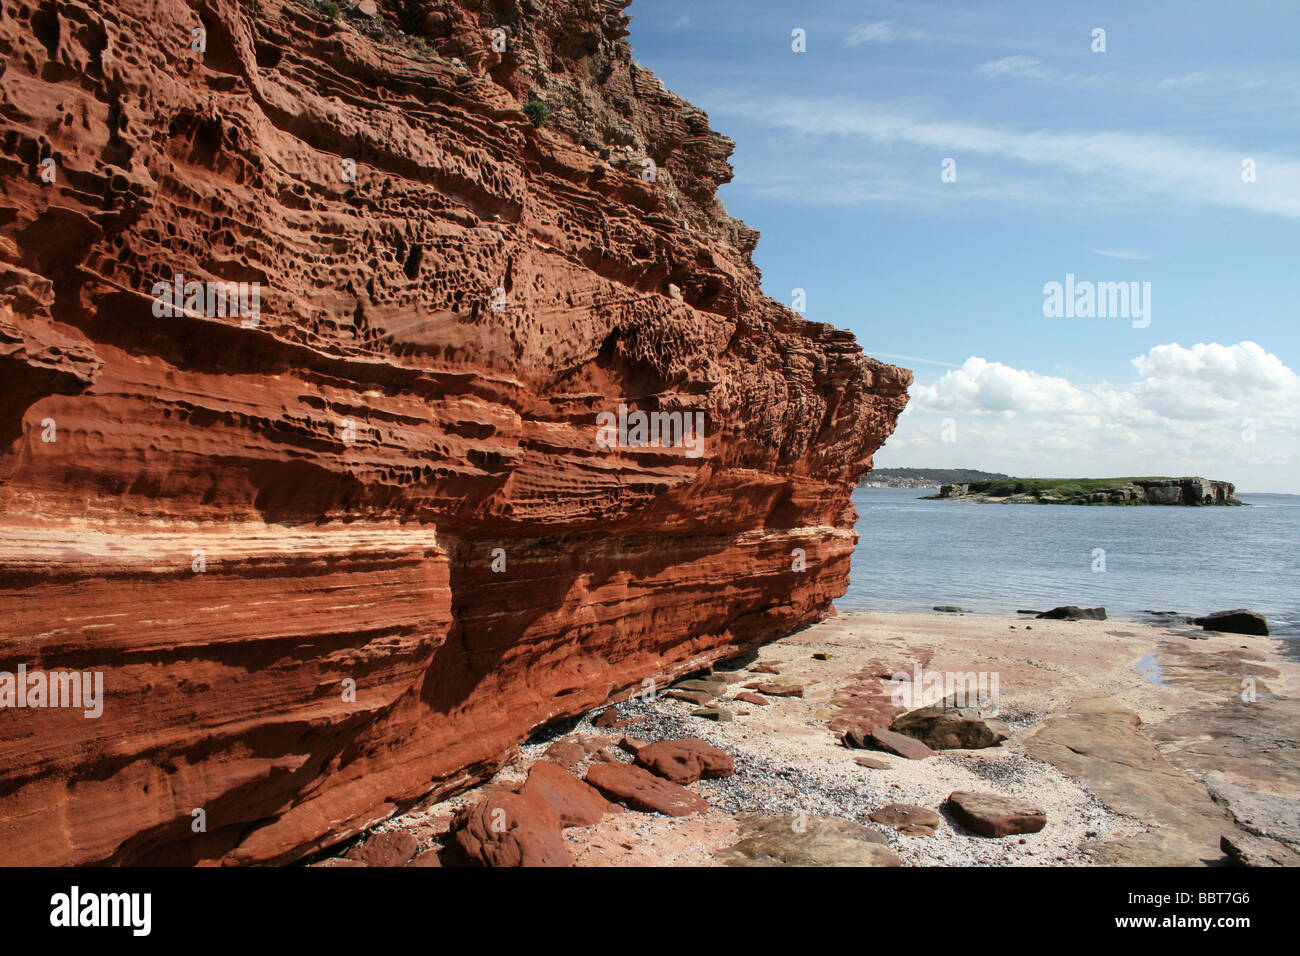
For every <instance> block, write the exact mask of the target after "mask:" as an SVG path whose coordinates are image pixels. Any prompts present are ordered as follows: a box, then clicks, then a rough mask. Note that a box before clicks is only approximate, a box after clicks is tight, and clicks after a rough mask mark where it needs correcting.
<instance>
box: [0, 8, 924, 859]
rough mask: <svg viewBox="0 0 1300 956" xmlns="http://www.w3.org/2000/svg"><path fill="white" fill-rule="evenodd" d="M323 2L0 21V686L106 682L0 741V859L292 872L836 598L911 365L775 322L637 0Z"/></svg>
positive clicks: (794, 323)
mask: <svg viewBox="0 0 1300 956" xmlns="http://www.w3.org/2000/svg"><path fill="white" fill-rule="evenodd" d="M342 5H343V6H345V7H346V6H349V4H347V3H346V2H345V3H343V4H342ZM319 6H324V5H318V4H316V3H313V2H310V0H309V2H298V0H242V2H237V0H113V2H112V3H102V2H76V0H0V7H2V8H3V13H4V16H3V20H2V21H0V114H2V116H0V370H2V371H3V375H2V376H0V396H2V397H3V401H0V507H2V508H3V518H2V519H0V520H2V523H3V527H2V528H0V671H5V672H10V673H13V672H15V671H16V669H17V667H18V666H19V665H20V664H23V665H25V666H26V667H27V668H28V669H29V670H44V671H54V670H74V669H75V670H79V671H92V672H93V671H99V672H102V673H103V675H104V689H105V700H104V704H103V714H102V716H101V717H99V718H98V719H89V718H87V717H85V716H84V715H83V713H82V712H81V711H80V710H69V709H57V708H48V707H47V708H34V709H13V708H6V709H5V710H0V863H9V864H13V863H26V864H33V863H55V864H65V863H144V862H149V863H154V862H181V863H190V862H224V863H248V862H257V861H268V862H283V861H288V860H291V859H294V858H296V857H299V856H302V855H303V854H305V853H307V852H310V851H312V850H314V849H317V848H319V847H322V846H325V845H328V844H330V843H333V842H336V841H338V840H340V839H343V838H346V837H348V836H350V835H352V834H354V833H356V832H358V831H359V830H360V829H362V828H363V827H365V826H367V825H369V824H372V823H373V822H375V821H376V820H378V819H381V818H383V817H384V816H386V815H387V814H389V813H391V812H392V811H393V810H394V809H395V808H398V807H402V806H405V805H408V804H409V803H411V802H412V801H414V800H416V799H418V798H420V797H421V796H423V795H426V794H428V793H430V792H434V791H437V792H443V791H449V790H452V789H454V788H457V787H459V786H462V785H464V784H465V783H466V782H467V781H471V780H474V779H477V778H480V777H482V776H483V775H484V774H487V773H489V772H491V771H492V770H493V769H494V768H495V767H496V766H497V765H498V763H499V761H500V759H501V758H502V756H503V755H504V754H505V753H506V752H508V751H509V749H510V748H511V747H512V746H513V745H515V744H516V743H517V742H518V741H519V740H521V739H522V738H523V737H524V736H526V735H527V733H528V732H529V730H530V729H531V728H534V727H536V726H538V725H540V724H543V723H545V722H546V721H549V720H552V719H555V718H557V717H560V716H564V715H571V714H575V713H579V712H582V711H584V710H587V709H590V708H591V707H593V706H595V705H597V704H600V703H601V702H603V701H605V700H607V699H608V698H609V697H610V696H611V695H616V694H618V693H620V692H622V691H625V690H627V689H628V688H632V687H635V686H636V685H637V684H638V683H639V682H640V681H641V679H642V678H645V677H648V676H666V675H669V674H675V673H680V672H682V671H683V670H686V669H690V668H691V667H694V666H698V665H699V664H701V663H702V662H706V661H708V660H713V659H716V658H719V657H722V656H726V655H728V654H730V653H733V652H734V651H735V650H736V649H737V648H739V647H742V646H745V645H747V644H752V643H754V642H759V641H763V640H767V639H770V638H772V637H774V636H777V635H780V634H784V633H787V632H789V631H790V630H792V629H794V628H797V627H799V626H801V625H804V624H807V623H809V622H811V621H814V620H816V619H818V618H819V617H821V616H822V615H823V614H824V613H826V611H827V610H828V608H829V606H830V602H831V600H832V599H833V598H835V597H836V596H838V595H840V594H841V593H843V591H844V588H845V584H846V581H847V576H848V569H849V555H850V553H851V551H852V548H853V545H854V541H855V538H854V533H853V530H852V520H853V517H854V515H853V510H852V507H851V505H850V503H849V494H850V491H851V489H852V487H853V485H854V484H855V482H856V480H857V479H858V478H859V476H860V475H862V474H863V473H864V472H865V471H866V470H867V469H868V468H869V467H870V464H871V455H872V453H873V452H874V450H875V449H876V448H877V447H879V445H880V444H881V442H882V441H884V439H885V437H886V436H887V435H888V434H889V433H890V431H891V429H892V428H893V425H894V421H895V417H896V416H897V414H898V413H899V412H900V411H901V409H902V407H903V405H904V403H905V401H906V392H905V389H906V386H907V385H908V384H909V382H910V380H911V376H910V373H908V372H906V371H905V370H902V369H898V368H895V367H892V366H888V365H883V364H881V363H878V362H876V361H874V360H872V359H870V358H866V357H864V356H863V355H862V354H861V352H860V350H859V348H858V347H857V346H856V345H855V344H854V341H853V338H852V336H851V335H849V334H847V333H844V332H839V331H836V330H834V329H832V328H830V327H828V326H825V325H820V324H817V323H813V322H807V321H804V320H803V319H802V318H800V317H799V316H797V315H795V314H793V313H792V312H790V311H789V310H787V309H786V308H784V307H783V306H781V305H779V304H778V303H776V302H773V301H772V300H770V299H767V298H764V297H763V295H762V294H761V292H760V290H759V276H758V274H757V271H756V270H755V268H754V266H753V265H752V263H751V262H750V259H749V254H750V252H751V251H752V249H753V248H754V244H755V242H756V241H757V233H755V232H754V231H753V230H752V229H750V228H748V227H746V226H745V225H744V224H742V223H740V222H737V221H735V220H733V219H731V218H730V217H729V216H728V215H727V214H726V212H725V210H724V209H723V208H722V206H721V204H720V203H719V202H718V201H717V200H716V199H715V195H714V194H715V190H716V187H717V186H718V184H719V183H722V182H725V181H726V180H727V179H728V178H729V176H730V168H729V166H728V164H727V157H728V155H729V153H730V149H731V143H730V141H728V140H727V139H725V138H724V137H722V136H719V135H718V134H716V133H714V132H713V131H712V130H711V129H710V128H709V126H708V123H707V119H706V117H705V116H704V114H703V113H701V112H700V111H699V110H697V109H694V108H693V107H691V106H690V105H688V104H686V103H684V102H683V101H682V100H680V99H678V98H677V97H676V96H674V95H672V94H671V93H669V92H667V91H666V90H665V89H664V88H663V86H662V84H660V82H659V81H658V80H656V79H655V77H654V76H653V74H651V73H650V72H649V71H647V70H645V69H643V68H641V67H639V66H637V65H636V64H634V63H633V62H632V61H631V58H630V54H629V49H628V46H627V44H626V43H625V42H624V40H623V37H624V36H625V35H626V33H627V22H628V20H627V17H626V16H625V15H624V14H623V12H622V8H623V7H624V6H626V3H625V2H601V0H498V2H490V0H455V2H451V0H430V2H404V3H403V2H396V0H381V2H380V3H379V4H378V7H377V9H379V10H380V11H382V12H383V13H384V14H385V16H384V17H383V19H382V20H380V19H375V18H371V17H367V16H364V15H361V14H356V15H353V16H346V15H345V16H344V17H342V18H340V19H338V20H333V19H331V18H330V17H328V16H327V15H324V14H322V13H321V12H319V9H318V7H319ZM197 28H202V29H203V30H204V31H205V34H204V35H200V36H201V38H202V40H203V41H204V42H201V43H197V44H196V40H195V34H194V33H193V32H192V31H194V30H196V29H197ZM497 28H500V29H502V30H503V31H505V33H504V35H505V37H506V50H505V52H504V53H503V52H500V51H494V50H493V49H492V43H493V33H492V31H493V30H494V29H497ZM497 36H498V37H499V36H501V35H500V34H498V35H497ZM195 45H198V46H201V47H204V49H203V50H202V52H199V51H196V50H195V49H194V46H195ZM499 45H500V44H499V43H498V46H499ZM531 98H536V99H538V100H541V101H543V102H545V103H546V104H547V105H548V107H549V109H550V122H549V124H548V125H547V126H546V127H544V128H542V129H534V128H533V126H532V125H531V123H530V122H529V121H528V118H527V116H526V115H525V113H524V112H523V111H522V109H521V106H522V105H523V104H524V103H525V102H527V101H528V100H529V99H531ZM619 147H627V149H621V148H619ZM647 157H648V158H650V159H651V160H653V162H654V164H655V169H656V171H657V177H656V178H655V179H654V180H653V181H646V180H645V179H643V177H642V171H643V170H644V169H646V168H648V167H647V166H646V164H645V163H644V159H645V158H647ZM46 160H53V162H52V163H49V162H45V161H46ZM347 160H351V161H354V163H355V179H353V180H350V179H349V178H348V176H347V175H345V172H347V171H350V167H349V166H348V165H347V164H346V163H345V161H347ZM47 180H50V181H47ZM176 273H181V274H183V275H184V276H185V278H186V279H196V280H200V281H209V280H228V281H231V282H246V283H252V282H257V283H259V288H260V305H261V312H260V316H259V317H258V322H257V324H256V325H250V326H249V327H245V325H246V323H241V320H240V318H239V317H238V316H234V317H223V316H210V315H201V314H193V315H175V316H171V317H168V316H165V315H164V316H158V315H156V314H155V308H154V305H155V292H154V283H156V282H159V281H171V279H172V277H173V276H174V275H175V274H176ZM498 289H500V290H502V291H501V292H500V293H498V292H496V291H495V290H498ZM494 302H495V303H496V305H497V309H494V308H493V303H494ZM620 402H625V403H627V404H628V405H629V406H631V407H633V408H639V409H645V410H653V409H679V410H680V409H690V410H698V411H700V412H703V414H704V416H705V421H706V441H707V444H706V448H705V453H704V454H703V455H702V456H700V457H696V458H692V457H689V456H688V455H687V454H685V452H684V449H682V448H680V447H678V448H657V449H656V448H615V449H609V448H605V447H602V446H601V445H600V444H598V443H597V440H596V438H597V433H596V424H595V422H596V416H597V414H598V413H599V412H602V411H616V410H617V407H618V405H619V403H620ZM50 439H53V440H50ZM796 548H802V549H804V550H805V551H806V555H807V569H806V571H803V572H802V573H800V572H797V571H794V570H792V560H793V559H792V557H791V552H792V550H793V549H796ZM495 549H502V550H501V551H496V550H495ZM199 552H201V554H200V553H199ZM494 555H495V557H496V559H497V570H494V568H493V561H494ZM502 557H504V562H505V566H504V570H502V569H501V567H500V560H501V558H502ZM196 569H201V570H196ZM349 681H354V682H355V686H356V692H355V699H352V698H351V696H350V695H349V694H347V693H346V688H347V686H349V684H348V682H349ZM196 810H202V811H203V813H202V814H201V815H199V814H196V813H195V811H196ZM200 819H201V820H202V823H203V824H204V825H205V826H204V827H203V828H202V832H195V831H196V830H198V829H200V827H199V825H198V822H196V821H199V820H200Z"/></svg>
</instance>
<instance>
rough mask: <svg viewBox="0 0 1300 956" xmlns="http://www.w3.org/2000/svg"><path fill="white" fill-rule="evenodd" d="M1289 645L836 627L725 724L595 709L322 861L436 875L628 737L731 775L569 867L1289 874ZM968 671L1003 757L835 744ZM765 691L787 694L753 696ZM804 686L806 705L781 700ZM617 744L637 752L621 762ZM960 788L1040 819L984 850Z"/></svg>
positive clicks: (885, 623)
mask: <svg viewBox="0 0 1300 956" xmlns="http://www.w3.org/2000/svg"><path fill="white" fill-rule="evenodd" d="M1281 650H1282V647H1281V641H1279V640H1277V639H1274V638H1268V637H1246V636H1242V635H1236V634H1217V633H1209V632H1205V631H1202V630H1201V629H1200V628H1196V627H1192V626H1190V625H1185V624H1174V625H1171V626H1159V625H1153V624H1145V623H1135V622H1130V621H1116V620H1109V621H1057V620H1037V619H1032V618H1026V617H1025V616H1017V617H998V616H985V615H974V614H955V613H927V614H922V613H914V614H896V613H890V614H885V613H854V614H843V615H839V616H836V617H833V618H831V619H829V620H827V621H824V622H822V623H820V624H817V625H815V626H813V627H810V628H807V629H805V630H803V631H801V632H798V633H796V634H794V635H791V636H789V637H787V638H785V639H782V640H779V641H776V642H774V643H771V644H768V645H766V646H764V647H762V648H761V649H760V650H758V651H757V652H756V653H754V654H752V655H749V656H747V657H745V658H742V659H740V660H737V661H731V662H724V663H722V664H719V665H718V666H717V667H716V668H714V674H713V676H712V677H710V678H709V679H710V680H714V679H717V680H721V681H725V682H726V690H725V692H724V693H722V694H721V695H720V696H719V698H718V699H717V700H715V701H712V702H711V706H714V707H721V708H725V709H726V710H727V711H729V712H730V713H731V715H732V716H733V719H732V720H730V721H717V720H712V719H706V718H703V717H696V716H691V713H692V711H693V710H696V709H697V708H698V706H699V705H698V704H696V703H694V702H690V701H684V700H678V699H674V698H672V697H669V696H665V694H664V693H662V692H659V693H656V694H655V695H654V696H653V698H642V697H635V698H633V699H630V700H625V701H622V702H619V703H618V704H617V705H616V707H615V709H616V714H617V717H618V719H619V720H620V721H628V722H627V723H624V724H622V726H619V727H615V728H609V727H604V728H602V727H599V726H593V725H592V723H591V721H592V719H593V718H594V717H595V716H596V715H597V714H598V713H601V712H602V711H604V710H605V709H606V708H601V709H600V710H598V711H593V712H592V713H590V714H587V715H585V716H584V717H583V718H581V719H580V720H578V721H577V722H571V723H570V724H569V725H565V726H560V727H554V728H550V729H549V730H548V731H547V732H545V733H544V734H542V735H539V737H537V738H534V741H533V742H530V743H527V744H525V745H523V746H521V747H520V748H519V750H518V752H517V754H515V755H514V757H513V759H512V760H511V761H510V762H509V763H508V765H507V766H506V767H504V768H503V770H502V771H501V772H500V773H498V774H497V775H496V777H494V778H493V779H492V780H491V781H489V782H487V783H485V784H483V785H481V786H479V787H475V788H474V789H472V790H469V791H466V792H464V793H461V794H459V795H457V796H456V797H454V798H452V799H450V800H445V801H442V802H440V803H435V804H433V805H430V806H427V807H421V808H418V809H416V810H414V811H411V812H408V813H406V814H403V815H402V816H400V817H395V818H393V819H390V820H388V821H386V822H385V823H383V824H381V825H380V826H378V827H376V828H374V830H373V831H372V832H371V833H370V834H367V835H363V837H361V838H359V839H358V840H356V841H353V843H351V844H350V845H349V846H347V847H337V848H335V851H334V852H333V853H332V854H331V855H330V856H328V857H327V858H325V859H323V860H318V861H316V863H317V865H320V864H324V865H340V864H344V865H347V864H352V865H355V864H357V863H359V862H361V861H362V860H364V859H366V858H367V856H366V854H365V853H364V852H362V851H363V850H364V848H365V847H366V846H367V845H368V844H370V842H371V841H376V842H375V844H374V845H376V846H377V845H379V844H381V843H383V841H384V840H389V841H391V840H392V839H393V837H392V835H393V834H399V833H400V834H409V835H411V836H414V837H415V839H416V841H418V850H417V851H416V852H415V854H414V856H415V857H417V858H422V859H423V860H424V862H425V863H426V865H427V864H429V863H433V862H434V860H433V856H434V854H435V853H437V852H438V851H439V850H440V849H441V848H442V847H443V846H444V844H445V843H446V842H447V837H448V829H449V827H450V826H451V825H452V820H453V817H454V815H455V814H456V812H457V811H459V810H461V809H462V808H464V807H466V806H470V805H473V804H474V803H476V802H477V801H479V800H482V799H483V798H484V797H485V796H487V795H490V794H492V793H495V792H500V791H502V790H505V789H512V788H514V787H516V786H518V785H519V784H520V783H522V781H523V780H524V779H525V778H526V776H527V773H528V770H529V768H530V767H531V766H532V764H533V763H534V762H535V761H537V760H539V759H558V760H562V762H563V763H565V764H566V766H567V768H568V769H570V770H571V771H572V772H573V773H574V774H575V775H577V776H583V775H584V774H585V772H586V770H587V769H588V768H589V767H590V766H591V765H592V764H593V762H613V761H618V762H630V761H631V760H632V756H631V754H630V751H631V750H633V749H635V747H636V745H637V742H653V741H657V740H671V739H676V738H681V737H697V738H700V739H702V740H704V741H706V742H708V743H709V744H711V745H713V746H715V747H717V748H719V749H720V750H723V751H725V752H726V753H727V754H730V755H731V756H732V758H733V759H734V762H735V772H734V774H732V775H730V776H726V777H722V778H719V779H703V780H699V781H698V782H695V783H692V784H691V785H690V787H689V789H690V790H692V791H693V792H695V793H697V794H698V795H699V796H701V797H703V798H704V800H706V801H707V802H708V804H709V807H710V809H709V810H708V811H707V812H703V813H696V814H692V815H689V816H683V817H670V816H665V815H663V814H660V813H645V812H632V811H628V812H614V813H608V814H606V815H605V816H604V817H603V818H602V819H601V820H600V822H599V823H596V824H595V825H591V826H583V827H578V826H574V827H568V828H566V829H565V830H564V841H565V844H566V846H567V847H568V849H569V851H570V852H571V854H572V856H573V858H574V861H575V862H576V863H577V864H578V865H580V866H619V865H637V866H681V865H686V866H714V865H728V864H738V863H739V864H745V863H760V864H762V863H767V864H776V865H780V864H795V865H797V864H803V863H827V862H837V861H838V858H837V856H836V855H837V853H838V852H839V851H838V850H837V846H840V844H839V843H837V840H840V837H839V836H837V835H836V833H837V832H838V831H837V830H836V828H837V827H840V826H841V825H839V824H834V825H832V824H831V823H830V821H835V820H842V821H851V822H852V823H853V824H858V825H863V826H865V827H868V828H870V829H872V830H874V831H876V832H877V833H879V834H881V835H882V836H883V838H884V839H883V841H881V843H882V844H887V846H888V849H889V850H890V851H892V853H893V854H895V855H896V857H897V859H898V860H899V861H901V863H902V864H903V865H920V866H927V865H987V866H1041V865H1049V866H1050V865H1055V866H1087V865H1112V864H1150V865H1179V866H1181V865H1190V866H1196V865H1217V864H1222V863H1226V862H1228V856H1227V855H1226V854H1225V851H1224V849H1223V847H1222V838H1223V837H1225V836H1226V837H1228V838H1229V840H1230V841H1233V843H1234V845H1236V846H1241V847H1246V848H1247V849H1248V851H1249V854H1253V856H1252V857H1251V858H1252V859H1254V860H1256V861H1258V860H1260V859H1265V860H1267V861H1270V862H1273V863H1285V864H1291V863H1295V862H1297V859H1298V858H1296V857H1295V852H1294V851H1295V848H1296V846H1297V844H1300V756H1298V755H1300V748H1298V747H1297V744H1296V738H1297V733H1298V731H1300V721H1297V719H1296V718H1297V715H1298V710H1300V709H1298V708H1297V706H1296V698H1297V694H1298V693H1300V664H1297V663H1296V662H1294V661H1291V660H1288V659H1286V658H1285V657H1284V656H1283V655H1282V653H1281ZM773 672H777V673H773ZM972 672H975V673H979V672H983V673H984V674H986V675H988V676H990V677H994V678H995V679H996V682H997V688H998V700H997V713H996V717H997V719H999V720H1001V721H1002V722H1003V723H1004V724H1005V725H1006V727H1007V728H1009V731H1010V738H1009V739H1007V740H1006V741H1004V742H1002V743H1001V744H1000V745H997V746H992V747H986V748H983V749H976V750H962V749H958V750H939V751H937V752H936V753H935V755H934V756H931V757H928V758H926V759H915V760H909V759H905V758H904V757H901V756H897V755H894V754H889V753H884V752H880V751H875V750H861V749H850V748H849V747H847V746H845V745H844V743H843V742H842V741H841V733H840V732H839V731H840V729H842V728H843V727H844V726H845V725H846V724H845V722H846V721H852V720H853V719H855V717H857V716H861V715H863V714H867V715H871V714H879V713H892V712H893V711H892V710H890V700H891V697H893V696H895V693H896V692H897V691H899V689H900V688H902V687H904V685H905V684H906V683H907V682H899V681H895V680H892V679H891V678H893V677H894V676H897V675H900V674H910V675H916V674H918V673H920V674H933V673H937V674H944V673H962V674H965V673H972ZM764 682H766V684H767V687H766V689H767V690H775V691H776V692H777V693H774V694H766V693H759V694H757V696H755V689H754V688H752V687H751V688H746V686H745V685H747V684H758V683H764ZM773 685H776V686H775V687H773ZM796 687H797V688H802V696H780V694H781V693H783V692H785V691H787V690H790V689H792V688H796ZM904 689H905V688H904ZM660 690H662V689H660ZM742 694H743V695H747V696H748V697H749V700H745V699H739V698H738V695H742ZM756 700H762V701H764V703H762V704H759V703H757V702H751V701H756ZM895 710H896V708H895ZM608 719H609V718H606V720H608ZM625 737H627V738H632V741H631V742H630V746H629V745H625V746H623V747H620V746H619V744H620V742H621V741H622V740H623V738H625ZM557 744H561V745H563V744H577V745H578V747H579V748H580V749H576V748H572V747H569V748H566V747H564V746H556V745H557ZM575 753H576V754H580V756H579V757H577V758H576V759H575V758H574V756H573V754H575ZM863 758H866V760H867V761H868V762H875V763H878V764H880V765H881V766H880V767H879V768H877V767H873V766H863V765H861V763H859V761H860V760H861V759H863ZM954 791H980V792H987V793H994V794H999V795H1002V796H1007V797H1013V798H1017V799H1020V800H1022V801H1025V802H1027V803H1030V804H1032V805H1033V806H1035V807H1036V808H1038V809H1041V810H1042V811H1043V812H1044V814H1045V815H1046V819H1047V824H1046V826H1044V827H1043V829H1042V830H1041V831H1040V832H1037V833H1028V834H1024V835H1017V836H1009V837H1002V838H989V837H985V836H980V835H978V834H976V833H973V832H971V831H970V830H968V829H966V828H965V827H963V826H961V825H960V824H959V823H957V822H956V821H955V820H954V819H953V818H952V815H951V813H950V812H948V810H947V809H945V800H946V799H947V797H948V795H949V794H950V793H952V792H954ZM890 804H906V805H912V806H917V807H922V808H927V809H931V810H935V811H938V812H939V814H940V817H941V820H940V822H939V825H938V826H937V827H936V828H935V831H934V833H933V834H932V835H913V834H909V833H903V832H900V830H899V829H898V828H897V827H895V826H891V825H887V824H880V823H878V822H875V821H873V820H872V819H871V818H870V816H869V814H871V813H872V812H873V811H877V810H880V809H881V808H883V807H885V806H887V805H890ZM828 827H829V829H826V828H828ZM819 828H820V829H819ZM823 831H824V832H823ZM810 834H819V836H818V839H816V840H809V839H808V837H809V835H810ZM822 837H825V839H823V838H822ZM408 842H410V843H412V845H413V842H412V841H408ZM819 854H820V855H821V857H825V858H824V859H823V858H820V857H819ZM371 858H373V854H372V855H371ZM851 862H863V861H862V860H861V859H859V858H857V857H854V858H853V859H852V860H851Z"/></svg>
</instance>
